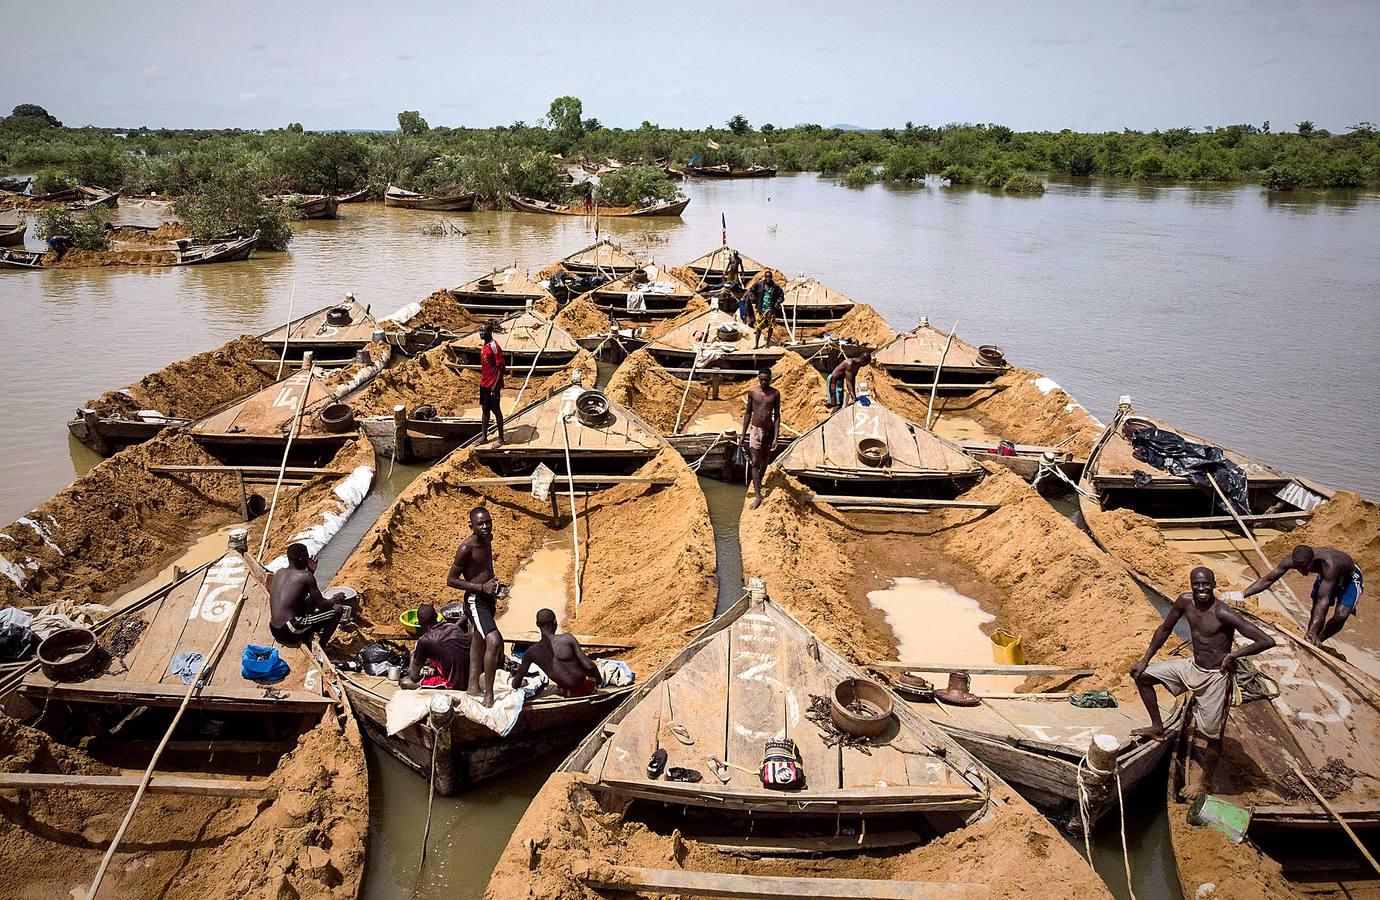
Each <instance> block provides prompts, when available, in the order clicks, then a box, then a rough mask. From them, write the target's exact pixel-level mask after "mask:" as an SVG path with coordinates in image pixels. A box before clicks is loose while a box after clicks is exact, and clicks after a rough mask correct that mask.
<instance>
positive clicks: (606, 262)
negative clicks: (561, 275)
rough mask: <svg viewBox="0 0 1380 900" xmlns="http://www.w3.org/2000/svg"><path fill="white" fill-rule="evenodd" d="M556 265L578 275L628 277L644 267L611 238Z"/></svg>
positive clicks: (579, 251)
mask: <svg viewBox="0 0 1380 900" xmlns="http://www.w3.org/2000/svg"><path fill="white" fill-rule="evenodd" d="M556 265H558V266H560V267H561V268H563V269H565V270H566V271H568V272H574V273H575V274H577V275H612V276H619V275H626V274H628V273H629V272H631V271H632V270H633V269H636V268H638V267H639V266H641V265H642V263H641V262H639V261H638V259H637V258H636V257H635V256H633V255H632V254H631V253H629V252H627V251H626V250H624V249H623V248H622V247H620V246H618V245H617V244H615V243H614V242H613V241H612V240H610V239H609V238H602V239H600V240H598V241H595V242H594V243H593V244H590V245H589V246H588V247H585V248H584V249H582V250H576V251H575V252H574V253H572V254H570V255H569V256H567V257H565V258H564V259H560V260H557V262H556Z"/></svg>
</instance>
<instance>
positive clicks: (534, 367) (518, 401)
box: [513, 319, 556, 409]
mask: <svg viewBox="0 0 1380 900" xmlns="http://www.w3.org/2000/svg"><path fill="white" fill-rule="evenodd" d="M555 327H556V320H555V319H548V320H547V322H546V336H545V337H543V338H542V339H541V347H539V348H538V349H537V355H536V356H534V357H532V364H531V365H530V366H528V367H527V377H526V378H524V379H522V387H521V388H519V389H518V394H517V399H516V400H514V401H513V408H514V409H517V408H518V407H519V406H521V405H522V392H523V391H525V390H527V383H528V382H529V381H531V380H532V373H533V372H535V371H536V370H537V363H539V362H541V355H542V352H543V351H545V350H546V344H547V342H548V341H550V340H551V330H552V329H553V328H555Z"/></svg>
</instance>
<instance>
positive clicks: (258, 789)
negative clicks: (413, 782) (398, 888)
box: [0, 532, 368, 896]
mask: <svg viewBox="0 0 1380 900" xmlns="http://www.w3.org/2000/svg"><path fill="white" fill-rule="evenodd" d="M240 534H241V535H243V532H240ZM136 596H137V595H136ZM241 597H242V598H243V599H242V601H241V602H239V603H237V600H238V599H239V598H241ZM133 620H142V621H143V622H144V623H146V628H145V630H144V631H143V632H142V633H141V634H139V636H138V637H137V638H135V639H134V643H133V645H132V646H131V647H129V649H127V650H125V651H124V653H123V656H122V657H120V658H119V659H116V660H113V661H111V662H110V663H109V664H108V665H107V666H106V667H105V670H104V674H98V675H94V676H92V677H86V678H84V679H81V680H54V678H52V677H49V676H48V675H47V674H44V673H43V672H40V671H37V669H36V667H31V668H34V669H35V671H32V672H29V673H28V674H23V673H22V672H21V673H20V674H21V676H22V677H21V679H20V680H19V682H18V691H17V696H18V698H20V701H21V702H23V703H27V704H28V705H29V707H30V708H36V709H37V710H39V712H38V714H37V716H36V717H34V718H32V719H30V720H29V722H28V723H26V724H28V725H31V726H33V727H31V728H25V731H26V739H27V740H29V741H32V742H33V744H34V745H35V746H36V748H39V749H38V752H39V753H40V754H41V758H42V759H44V760H46V762H44V763H43V764H42V765H41V766H40V765H34V766H33V770H29V769H27V768H24V766H27V764H28V762H31V761H32V757H23V756H12V757H10V759H11V760H12V761H14V762H15V763H16V764H17V765H16V767H15V768H13V769H9V770H7V771H3V772H0V792H3V793H4V794H5V795H6V798H7V799H6V801H5V803H6V806H7V807H8V808H10V809H11V810H12V811H13V812H14V813H15V815H16V816H17V817H18V818H16V819H15V820H14V822H12V823H11V827H10V828H9V829H8V830H7V837H6V841H7V844H8V845H9V848H10V851H11V852H22V853H24V854H25V855H26V856H27V857H28V860H29V862H28V864H27V865H26V866H25V867H24V869H23V871H22V872H14V873H10V874H8V875H7V876H5V877H3V878H0V891H3V893H4V894H6V895H7V896H19V895H22V894H24V893H34V892H37V894H41V895H56V894H62V893H66V892H67V891H68V890H69V888H70V886H71V885H72V884H74V883H80V884H83V885H84V884H87V883H90V881H91V879H92V877H93V876H94V875H95V873H96V870H97V868H98V865H99V863H100V861H101V856H102V854H103V853H104V851H105V850H106V847H107V846H108V843H109V839H110V837H111V835H112V833H113V831H114V828H113V826H112V827H109V828H106V829H103V830H102V831H101V832H99V836H97V835H95V834H92V833H91V832H90V826H91V823H92V822H93V821H97V820H101V821H109V822H112V823H114V822H118V821H119V819H120V817H121V816H122V815H123V814H124V811H125V809H126V808H127V807H128V806H129V802H130V796H131V795H132V794H133V793H134V790H135V788H136V787H137V785H138V783H139V781H140V778H139V777H138V775H139V774H141V773H142V771H143V769H144V767H145V765H146V762H147V760H148V759H149V757H150V754H151V753H152V750H153V747H154V746H155V744H157V743H158V742H159V738H160V736H161V735H163V733H164V732H165V730H166V729H168V728H169V726H170V723H171V720H172V717H173V714H174V711H175V710H176V709H177V707H178V706H179V704H180V703H182V702H183V698H184V697H186V696H187V694H188V686H187V684H186V683H184V682H183V681H182V680H181V678H179V676H178V675H177V674H175V673H174V672H172V671H170V666H169V663H170V661H171V660H172V659H173V658H174V657H175V656H177V655H178V654H182V653H189V652H195V653H200V654H202V655H203V657H205V656H208V655H210V654H211V652H212V649H213V648H214V647H215V646H216V644H217V642H218V638H219V635H220V634H221V633H222V632H223V631H224V630H225V629H226V628H227V627H228V628H229V632H230V633H229V638H228V642H227V643H226V644H225V650H224V653H223V655H221V656H220V657H219V658H218V659H216V660H213V661H212V662H213V663H214V668H212V669H211V670H210V672H209V675H208V676H207V677H206V679H205V681H204V683H203V684H202V686H201V687H200V688H199V689H197V690H196V691H195V692H194V693H193V694H192V695H191V698H190V701H189V702H188V703H187V705H186V711H185V714H183V715H182V718H181V720H180V723H179V724H178V726H177V728H176V730H175V731H173V733H172V734H171V735H170V737H171V740H170V741H168V743H167V744H166V747H165V748H164V753H163V755H162V757H161V759H160V762H159V766H158V770H157V771H155V773H154V774H153V778H152V780H151V781H150V782H149V788H148V794H147V795H146V796H145V797H144V799H143V800H142V801H141V803H140V806H139V814H138V817H137V818H136V819H135V820H134V823H133V826H132V828H131V830H130V831H129V833H128V834H127V835H126V836H125V839H124V842H123V843H122V845H121V846H120V848H119V849H118V851H117V853H116V855H115V856H114V857H113V865H112V866H111V868H110V870H109V871H108V872H107V873H106V875H105V879H104V882H103V888H102V890H101V893H100V895H101V896H107V895H110V896H116V895H118V896H140V895H145V894H148V893H157V892H159V891H166V890H173V891H175V892H182V891H193V892H194V891H195V890H196V887H195V886H194V884H193V883H191V879H192V878H196V879H197V881H196V882H195V884H197V885H200V887H201V889H202V890H204V888H205V882H204V880H202V879H205V878H207V877H220V878H223V879H229V878H231V877H234V878H235V879H237V880H236V883H237V884H242V885H243V886H246V887H249V886H250V885H254V884H257V887H253V888H251V889H252V890H253V891H254V892H256V893H257V892H258V891H259V890H260V889H261V890H267V891H270V892H271V891H272V890H277V889H278V883H276V882H266V881H259V882H257V883H256V882H255V880H254V879H255V876H249V875H246V874H245V872H242V871H238V870H237V869H236V867H237V866H238V865H240V864H241V863H243V862H244V861H245V860H246V859H253V858H255V857H257V858H258V859H259V860H260V861H261V863H262V865H264V866H268V865H269V862H270V857H271V856H272V854H273V852H274V851H273V849H272V847H271V846H268V845H261V844H260V843H258V842H259V841H260V838H259V837H258V836H253V837H252V838H251V837H249V836H246V835H242V834H241V832H242V830H243V824H244V822H247V821H250V820H252V819H253V818H254V817H255V815H256V814H257V813H258V812H259V810H260V809H261V807H262V805H263V804H264V803H272V802H274V801H275V800H276V799H277V798H278V797H279V796H281V795H283V794H285V793H287V792H289V791H291V790H292V788H293V786H294V785H295V784H296V783H297V780H296V779H298V778H300V776H297V775H294V773H293V769H294V767H300V766H301V765H302V764H303V762H304V760H303V759H302V754H301V752H300V751H299V750H298V742H299V740H300V741H302V742H304V745H305V744H310V746H311V747H313V748H314V750H313V751H312V752H313V753H314V754H319V755H317V756H314V758H313V760H312V762H311V763H310V765H312V766H314V767H317V768H319V769H320V771H321V772H322V774H323V778H324V781H323V782H322V783H321V784H320V785H318V788H319V791H320V792H319V793H315V792H314V796H313V799H312V801H311V804H310V805H311V806H312V807H313V808H314V809H315V810H316V814H315V815H314V816H309V815H307V814H306V811H305V810H304V811H303V813H300V814H299V813H294V814H292V818H293V820H294V821H295V822H298V823H300V824H301V825H304V826H305V825H306V824H307V819H308V818H313V819H315V820H316V821H315V823H314V824H313V826H312V827H313V828H321V829H323V830H322V831H321V833H320V834H319V835H318V836H316V837H313V838H312V839H311V840H310V841H309V846H310V847H312V848H314V850H315V853H316V854H319V855H320V856H319V858H321V859H324V860H327V861H329V860H331V859H332V858H333V857H332V855H331V854H338V853H344V854H349V855H353V856H355V858H362V857H363V854H364V840H363V837H362V833H361V832H360V830H359V829H358V828H357V827H355V826H354V825H353V824H349V823H351V822H352V821H356V820H357V819H356V816H357V815H367V810H368V791H367V785H366V783H365V760H364V750H363V746H362V743H361V741H360V737H359V732H358V729H357V728H355V727H353V724H352V723H349V722H346V723H345V725H344V727H342V725H341V722H340V720H339V719H338V717H337V704H338V701H337V700H335V698H334V696H333V690H338V687H336V686H335V683H334V677H333V674H332V671H331V670H329V669H327V670H326V671H323V670H322V667H321V665H320V664H319V663H318V662H317V661H316V660H315V659H314V658H313V655H312V653H311V651H310V648H307V647H287V646H283V645H279V644H277V643H276V642H275V640H274V638H273V636H272V635H271V634H270V632H269V629H268V622H269V601H268V588H267V573H266V571H265V570H264V569H263V567H262V566H260V565H259V563H258V562H257V561H256V560H255V559H254V558H253V557H252V556H250V555H249V554H248V553H247V552H246V551H245V547H244V544H243V542H242V541H241V542H238V543H237V542H236V541H235V540H234V538H233V536H232V546H231V548H230V549H229V550H228V551H227V552H226V553H225V554H224V555H223V556H221V557H220V558H219V559H217V560H215V561H214V562H212V563H208V564H206V565H202V566H200V567H198V568H196V569H194V570H193V571H192V572H190V573H188V574H187V575H179V576H177V577H175V578H174V579H173V580H172V581H170V582H168V583H165V584H163V585H161V586H159V587H157V588H156V589H155V590H153V591H152V592H151V593H149V594H147V595H145V596H143V597H142V598H140V599H138V600H136V601H134V602H132V603H131V604H130V605H128V606H125V607H122V608H121V609H120V610H117V611H116V612H115V613H114V614H112V615H110V616H108V617H106V618H105V619H104V620H102V621H101V622H99V623H98V624H97V625H96V626H95V629H96V630H97V631H98V633H101V634H102V637H103V638H105V639H109V638H110V636H111V634H112V633H114V630H115V629H116V628H117V626H118V627H123V626H124V625H125V624H126V623H127V622H131V621H133ZM249 644H253V645H257V646H265V647H271V648H274V649H276V650H277V651H278V652H279V654H280V656H281V658H282V660H283V661H284V662H285V663H287V665H288V668H289V671H288V673H287V675H286V676H284V678H283V679H282V680H281V681H279V682H277V683H276V684H272V685H262V684H257V683H255V682H252V681H248V680H246V679H245V678H243V677H242V675H241V651H242V650H243V648H244V647H245V646H246V645H249ZM121 646H124V644H121ZM98 671H99V670H98ZM13 684H14V681H13V680H12V679H7V687H8V686H13ZM24 727H25V726H21V725H18V724H16V723H7V724H6V728H7V731H8V730H17V729H20V728H24ZM60 741H61V742H62V743H60ZM64 744H65V745H64ZM122 771H123V772H124V773H135V774H120V773H121V772H122ZM103 773H112V774H103ZM54 792H57V794H58V795H59V796H54ZM54 803H56V804H57V805H58V807H59V808H60V809H65V810H66V812H65V813H60V814H54V813H53V812H52V810H51V809H50V808H49V806H50V804H54ZM325 811H328V812H326V814H324V815H323V814H322V813H323V812H325ZM39 823H41V824H39ZM284 827H290V826H288V825H287V824H285V825H284ZM155 828H157V829H161V830H156V831H151V830H150V829H155ZM83 833H85V834H86V837H84V838H83V837H82V836H81V835H83ZM270 844H271V842H270ZM325 848H330V852H329V853H327V851H326V849H325ZM304 852H305V851H304ZM226 853H232V854H234V858H235V859H236V860H237V862H235V863H234V864H231V865H228V866H225V865H223V864H219V865H218V860H223V859H224V854H226ZM304 858H305V857H304ZM334 858H338V859H340V860H341V861H342V862H343V861H344V860H345V859H346V858H347V857H346V856H339V857H334ZM256 865H257V864H256ZM141 872H143V874H141ZM150 873H152V874H150ZM361 874H362V872H361V870H360V867H359V866H358V865H355V866H349V865H342V866H341V868H340V869H336V868H334V867H333V866H329V865H328V866H326V867H325V868H324V869H320V870H318V871H317V872H315V873H309V872H307V871H306V870H299V871H297V872H295V873H293V874H292V875H291V876H290V877H289V878H288V882H285V883H291V884H292V885H293V890H294V891H299V890H300V891H301V892H302V893H303V894H304V895H317V896H319V895H323V894H326V893H333V894H334V893H336V892H340V894H339V895H341V896H345V895H348V896H353V895H354V893H355V892H356V890H357V889H358V885H359V884H360V882H361V880H362V879H361V877H360V876H361ZM8 878H16V879H18V880H17V881H14V882H11V881H8V880H7V879H8ZM150 878H152V881H150ZM20 882H22V883H20ZM45 886H46V887H45ZM84 889H85V888H84V887H83V890H84Z"/></svg>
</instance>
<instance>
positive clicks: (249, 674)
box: [240, 644, 292, 684]
mask: <svg viewBox="0 0 1380 900" xmlns="http://www.w3.org/2000/svg"><path fill="white" fill-rule="evenodd" d="M290 671H292V670H291V669H290V668H289V667H288V664H287V663H286V662H284V661H283V658H282V657H281V656H279V655H278V649H277V648H276V647H260V646H257V645H255V644H245V646H244V653H242V654H241V655H240V674H241V675H243V676H244V677H245V678H248V679H249V680H250V681H257V682H259V683H260V684H272V683H274V682H278V681H282V680H283V679H284V678H286V677H287V675H288V672H290Z"/></svg>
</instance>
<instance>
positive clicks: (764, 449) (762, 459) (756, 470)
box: [738, 369, 781, 509]
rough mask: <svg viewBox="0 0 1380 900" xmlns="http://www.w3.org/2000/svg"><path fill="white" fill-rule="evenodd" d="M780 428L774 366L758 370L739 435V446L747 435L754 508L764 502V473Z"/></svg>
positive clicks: (779, 396)
mask: <svg viewBox="0 0 1380 900" xmlns="http://www.w3.org/2000/svg"><path fill="white" fill-rule="evenodd" d="M780 431H781V392H780V391H778V390H777V389H776V388H774V387H772V386H771V369H763V370H762V371H761V372H759V373H757V386H756V387H753V388H749V389H748V392H747V409H745V410H743V428H742V433H741V434H740V435H739V436H738V445H739V446H742V443H743V436H744V435H746V436H747V442H748V471H749V472H750V473H751V474H752V483H753V486H754V487H755V488H756V490H757V498H756V499H755V500H753V501H752V506H751V507H750V508H751V509H756V508H757V507H759V506H761V505H762V473H763V472H765V471H766V470H767V458H768V457H769V456H770V455H771V451H773V450H775V449H776V438H777V435H778V434H779V433H780Z"/></svg>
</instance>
